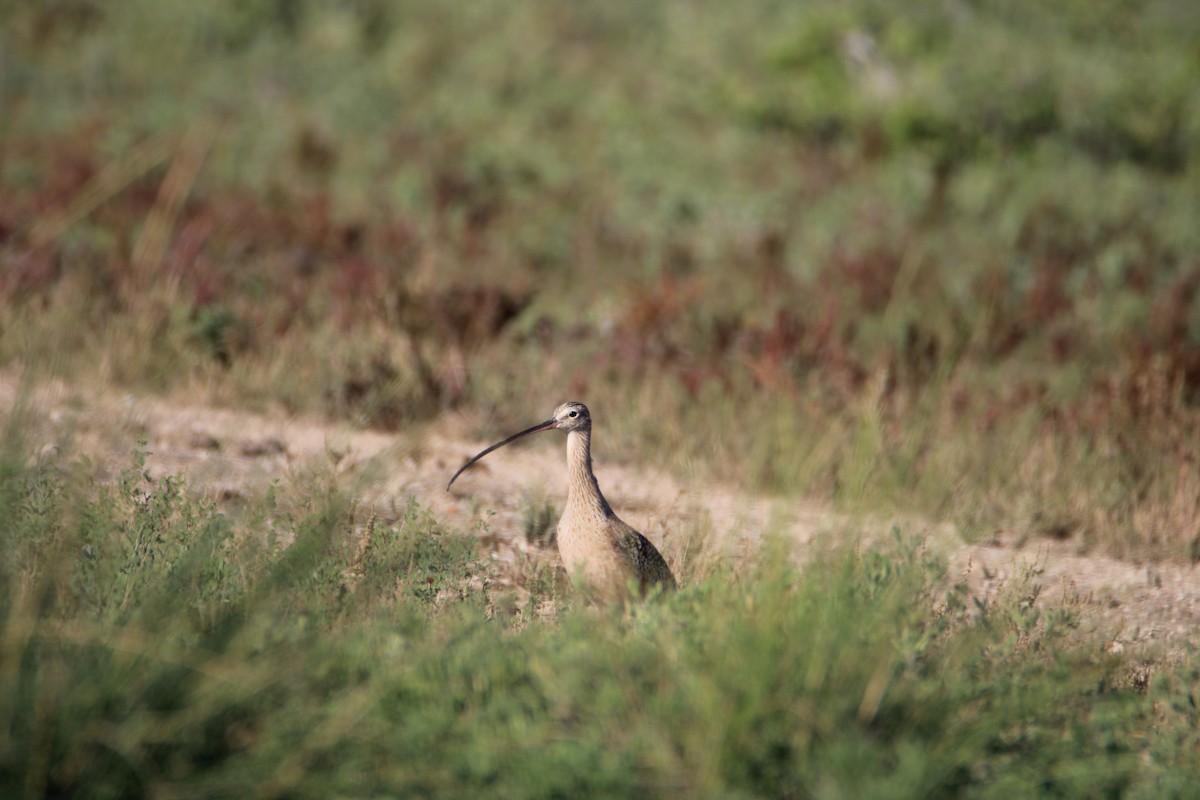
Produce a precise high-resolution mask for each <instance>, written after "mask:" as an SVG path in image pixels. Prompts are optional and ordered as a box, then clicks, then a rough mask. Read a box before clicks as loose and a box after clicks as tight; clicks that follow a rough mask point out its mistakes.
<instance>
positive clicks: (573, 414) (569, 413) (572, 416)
mask: <svg viewBox="0 0 1200 800" xmlns="http://www.w3.org/2000/svg"><path fill="white" fill-rule="evenodd" d="M567 416H568V417H571V418H572V419H574V418H575V417H578V416H579V412H578V411H568V412H567Z"/></svg>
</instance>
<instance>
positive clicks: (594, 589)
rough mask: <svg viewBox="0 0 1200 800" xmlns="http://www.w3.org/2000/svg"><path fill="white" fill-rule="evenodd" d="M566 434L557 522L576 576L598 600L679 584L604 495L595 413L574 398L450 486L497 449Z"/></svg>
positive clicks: (561, 543)
mask: <svg viewBox="0 0 1200 800" xmlns="http://www.w3.org/2000/svg"><path fill="white" fill-rule="evenodd" d="M551 430H559V431H566V433H567V506H566V509H565V510H564V511H563V514H562V517H561V518H560V519H559V521H558V552H559V555H560V556H561V557H562V562H563V566H564V567H566V570H567V573H568V574H569V575H570V576H571V578H572V581H573V582H574V583H576V585H578V586H580V588H582V589H584V590H585V592H587V593H588V594H590V595H592V596H593V597H595V598H596V599H598V600H601V601H605V602H611V601H615V600H626V599H629V598H630V597H631V592H630V590H632V595H635V596H638V597H644V596H645V595H647V594H648V593H650V592H651V591H653V590H654V589H655V587H661V591H664V592H665V591H670V590H673V589H675V588H676V583H675V576H674V575H673V574H671V568H670V567H668V566H667V562H666V560H664V559H663V557H662V554H661V553H660V552H658V548H656V547H655V546H654V545H653V544H651V543H650V540H649V539H647V538H646V537H645V536H643V535H642V534H640V533H639V532H638V531H636V530H634V529H633V528H632V527H631V526H629V525H628V524H626V523H625V521H624V520H622V519H621V518H620V517H618V516H617V515H616V513H615V512H614V511H613V510H612V506H610V505H609V504H608V501H607V500H605V499H604V494H603V493H602V492H601V491H600V484H599V483H598V482H597V481H596V475H595V473H593V472H592V415H591V413H590V412H589V411H588V407H587V406H585V405H584V404H583V403H579V402H576V401H569V402H566V403H563V404H562V405H560V406H559V407H558V408H556V409H554V416H552V417H550V419H548V420H546V421H545V422H539V423H538V424H537V425H534V426H533V427H530V428H526V429H525V430H523V431H521V432H520V433H514V434H513V435H512V436H509V437H507V438H505V439H501V440H500V441H498V442H496V443H495V444H493V445H491V446H490V447H488V448H486V449H484V450H483V451H482V452H480V453H479V454H477V455H476V456H474V457H473V458H471V459H470V460H468V461H467V463H465V464H463V465H462V466H461V467H459V468H458V472H455V473H454V475H453V477H451V478H450V482H449V483H447V484H446V491H450V487H451V486H453V485H454V481H455V480H457V479H458V476H459V475H461V474H462V473H463V472H464V471H465V470H466V469H467V467H470V466H471V465H472V464H474V463H475V462H476V461H478V460H479V459H481V458H483V457H484V456H486V455H487V454H488V453H490V452H492V451H493V450H498V449H499V448H501V447H503V446H504V445H506V444H509V443H511V442H515V441H516V440H517V439H520V438H522V437H525V436H528V435H530V434H531V433H539V432H541V431H551Z"/></svg>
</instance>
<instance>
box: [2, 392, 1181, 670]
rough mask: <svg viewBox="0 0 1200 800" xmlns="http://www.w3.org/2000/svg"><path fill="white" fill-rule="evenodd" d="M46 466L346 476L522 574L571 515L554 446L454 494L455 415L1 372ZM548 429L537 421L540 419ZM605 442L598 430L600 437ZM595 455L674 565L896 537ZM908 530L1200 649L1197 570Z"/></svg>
mask: <svg viewBox="0 0 1200 800" xmlns="http://www.w3.org/2000/svg"><path fill="white" fill-rule="evenodd" d="M18 398H24V399H23V401H22V403H23V405H24V406H25V407H26V408H27V409H28V412H29V413H28V414H26V415H25V416H24V417H22V420H23V421H24V423H25V425H26V428H27V431H26V440H27V443H28V444H29V445H31V446H32V448H33V450H34V452H35V453H41V454H43V455H45V454H46V453H48V452H50V451H51V450H53V449H54V448H60V449H65V450H67V451H68V452H69V453H71V454H72V455H78V454H82V455H86V456H87V458H88V459H90V461H91V465H92V469H93V471H94V473H95V475H96V477H97V478H98V479H100V480H108V479H111V478H112V477H114V476H115V475H117V474H118V473H119V471H120V470H122V469H124V468H126V467H128V466H129V465H130V464H131V463H132V455H131V453H132V450H133V447H134V446H135V445H136V443H137V442H138V440H139V439H141V440H144V441H145V442H146V447H145V449H146V450H148V451H149V453H150V455H149V457H148V459H147V462H146V470H147V472H148V473H149V474H151V475H152V476H155V477H161V476H164V475H171V474H177V475H183V476H185V477H186V478H187V481H188V484H189V486H191V487H192V489H193V490H195V491H199V492H203V493H205V494H207V495H209V496H211V497H213V498H214V499H215V500H216V501H217V502H218V503H220V504H222V505H224V506H227V507H229V508H231V509H233V510H236V507H237V505H238V503H239V502H240V501H241V500H242V499H243V498H252V497H255V496H257V495H258V494H259V493H261V492H263V491H265V489H266V487H267V486H269V485H270V484H272V483H275V484H276V485H278V486H281V487H283V488H285V489H286V488H289V487H290V488H294V489H300V490H303V488H304V486H305V485H306V482H308V481H311V480H313V479H314V476H320V475H324V476H334V475H336V476H337V482H338V485H339V486H341V487H342V488H343V489H348V490H350V491H351V492H353V494H354V495H355V497H356V498H357V499H358V503H359V504H360V507H361V506H366V507H369V508H370V509H371V511H372V512H373V513H374V514H375V515H376V516H377V517H378V518H379V519H382V520H388V519H392V518H395V517H398V516H400V515H402V514H403V513H404V510H405V509H406V508H407V506H408V504H409V502H410V500H411V499H415V500H416V501H417V502H418V503H420V504H421V505H422V506H425V507H428V508H430V509H432V510H433V511H434V513H435V514H436V515H437V516H438V518H439V519H441V520H443V521H445V522H446V523H447V524H449V525H452V526H456V527H461V528H462V529H469V530H475V531H477V532H478V534H479V535H480V536H481V537H482V538H483V539H484V541H485V545H486V546H487V547H488V549H489V550H490V552H491V554H492V557H493V558H495V559H496V560H497V561H499V562H501V564H502V565H503V564H507V565H509V566H517V567H518V568H519V566H520V565H521V564H528V563H530V562H531V561H539V560H546V559H554V558H556V554H555V553H554V551H553V549H545V548H541V547H538V546H537V545H536V544H532V543H531V542H530V541H528V537H527V536H526V529H527V528H528V527H529V517H530V510H531V509H536V508H545V507H546V506H547V505H548V506H550V507H552V508H554V509H560V508H561V505H562V500H563V498H564V497H565V493H566V481H565V478H564V476H563V474H562V468H563V463H564V461H563V457H564V454H563V452H562V447H563V442H562V437H561V436H560V435H558V434H554V433H548V434H543V435H540V436H537V437H532V438H531V439H530V440H527V441H528V443H527V444H525V443H523V444H521V445H517V446H514V447H509V448H505V449H504V450H501V451H498V452H496V453H493V454H491V455H489V456H488V457H487V459H485V460H484V461H482V462H480V464H478V465H477V466H476V467H474V468H472V469H471V470H469V471H468V472H466V473H464V474H463V476H462V477H460V478H459V480H458V481H457V482H456V483H455V485H454V488H453V490H451V491H449V492H447V491H446V489H445V485H446V481H447V480H448V479H449V477H450V475H452V474H453V472H454V470H455V469H457V467H458V466H459V465H460V464H462V463H463V462H464V461H465V460H466V459H468V458H469V457H470V456H472V455H474V454H475V453H476V452H478V451H479V450H481V449H482V448H483V447H484V446H486V445H487V444H489V442H483V441H467V440H465V439H464V437H463V431H464V430H465V429H466V427H467V426H466V424H465V423H464V422H463V421H462V420H461V419H457V418H454V417H453V416H448V417H447V418H445V419H443V420H440V421H439V422H437V423H436V424H431V425H427V426H423V427H420V428H416V429H413V430H409V431H401V432H399V433H397V434H384V433H378V432H372V431H365V430H359V429H355V428H353V427H351V426H348V425H345V424H333V423H329V422H326V421H324V420H321V419H315V418H299V417H290V416H287V415H284V414H282V413H277V414H271V413H250V412H246V411H239V410H232V409H220V408H213V407H209V406H206V405H199V404H195V405H192V404H189V403H188V402H186V401H183V402H179V401H170V400H165V399H162V398H157V397H149V396H134V395H120V394H115V393H110V392H104V391H82V390H79V389H74V388H71V387H69V386H67V385H65V384H63V383H61V382H54V383H43V384H39V385H38V386H36V387H34V388H32V389H30V388H28V387H21V386H20V385H19V381H18V379H17V378H16V376H14V375H12V374H5V373H0V422H3V421H7V419H8V418H9V417H10V416H11V415H12V413H14V409H16V408H17V407H18ZM536 421H538V420H531V422H536ZM602 436H603V432H602V431H597V437H598V438H599V437H602ZM601 441H602V440H600V441H598V443H597V451H598V452H597V460H596V472H597V476H598V477H599V480H600V484H601V486H602V488H603V489H604V492H605V494H606V496H607V497H608V499H609V501H610V502H611V503H612V505H613V507H614V508H615V509H616V510H617V512H618V513H619V514H620V515H621V516H622V517H623V518H624V519H625V520H626V521H627V522H629V523H630V524H632V525H633V526H634V527H636V528H638V529H639V530H641V531H642V532H643V533H645V534H646V536H647V537H648V538H650V539H651V540H652V541H654V542H655V543H656V544H658V545H659V546H660V547H661V548H662V549H663V551H664V553H665V554H666V556H667V558H668V561H672V562H674V564H675V565H676V566H678V565H679V563H680V561H682V560H684V559H691V558H696V557H698V553H703V556H702V557H706V558H737V557H738V555H739V554H740V553H742V552H745V551H746V550H748V549H751V548H754V547H755V546H756V544H757V543H758V542H759V541H761V538H762V536H763V535H764V533H770V534H773V535H780V536H784V537H787V538H790V539H793V540H795V541H797V542H799V543H800V544H801V548H800V550H801V551H803V549H804V547H806V546H807V547H809V548H811V547H815V546H820V544H821V542H822V541H827V540H829V539H831V538H833V537H837V538H839V539H841V540H847V539H849V540H854V541H858V542H860V543H861V546H870V544H871V541H872V540H873V539H874V540H877V539H879V538H881V537H885V536H889V535H890V531H891V529H892V527H893V525H894V524H897V521H896V520H881V519H857V520H854V519H849V518H846V517H844V516H839V515H836V514H833V513H831V512H830V511H829V510H828V509H825V508H821V507H819V506H814V505H811V504H806V503H804V502H801V501H797V500H794V499H793V500H786V501H785V500H780V499H772V498H767V497H754V496H747V495H745V494H741V493H738V492H737V491H734V490H733V489H731V488H729V487H725V486H715V485H711V484H703V483H700V482H696V481H688V482H681V481H679V480H678V479H675V478H672V477H670V476H667V475H665V474H663V473H661V472H658V471H655V470H653V469H651V468H650V467H648V466H647V465H635V464H624V463H612V461H610V460H607V459H605V453H604V450H603V445H602V444H601V443H600V442H601ZM899 524H900V527H901V528H902V529H903V530H904V531H906V532H908V533H910V534H916V535H918V536H921V537H923V538H924V539H925V541H926V543H927V546H928V547H929V548H930V549H931V550H933V551H935V552H938V553H941V554H943V555H944V556H946V558H947V559H948V560H949V564H950V580H951V581H955V582H964V583H966V584H967V586H968V587H969V591H970V593H971V594H972V595H973V596H974V597H976V598H978V599H979V600H980V601H986V600H987V599H989V598H991V597H994V596H995V594H996V593H997V592H998V591H999V590H1000V588H1001V587H1003V586H1005V585H1013V584H1014V582H1016V583H1018V584H1020V585H1021V586H1022V587H1023V590H1027V591H1028V595H1029V597H1030V599H1031V601H1032V602H1035V603H1036V604H1038V605H1039V606H1043V607H1045V606H1048V605H1054V604H1059V603H1062V602H1064V601H1065V602H1067V603H1069V604H1071V605H1072V606H1074V607H1076V608H1077V609H1078V610H1079V611H1080V614H1081V616H1082V620H1083V624H1082V625H1081V628H1082V629H1084V630H1085V631H1090V632H1093V633H1094V635H1095V636H1096V637H1097V641H1098V642H1099V646H1101V647H1107V648H1109V649H1111V650H1113V651H1130V652H1145V653H1146V655H1147V656H1154V655H1160V654H1161V653H1162V652H1165V651H1166V650H1171V651H1175V652H1180V651H1181V650H1182V649H1184V648H1186V647H1187V646H1189V645H1196V644H1200V572H1197V570H1196V569H1195V568H1194V567H1192V566H1191V565H1187V564H1173V563H1153V564H1134V563H1130V562H1126V561H1118V560H1115V559H1111V558H1106V557H1103V556H1096V555H1090V554H1083V553H1080V552H1079V550H1078V545H1077V544H1076V543H1073V542H1071V541H1069V540H1068V541H1051V540H1044V539H1043V540H1036V541H1033V542H1032V543H1028V542H1027V543H1026V544H1024V545H1022V546H1019V547H1018V546H1013V545H1010V544H1007V543H1006V540H1007V541H1018V540H1020V539H1027V537H1017V536H1009V537H1005V536H1001V535H997V536H996V537H993V539H992V540H991V541H990V542H988V543H984V544H980V543H976V544H971V543H967V542H965V541H963V540H962V538H961V537H960V536H959V535H958V534H957V533H956V532H955V531H954V530H953V529H952V528H951V527H949V526H947V525H944V524H934V523H929V522H925V521H921V520H914V519H906V520H903V521H902V522H900V523H899Z"/></svg>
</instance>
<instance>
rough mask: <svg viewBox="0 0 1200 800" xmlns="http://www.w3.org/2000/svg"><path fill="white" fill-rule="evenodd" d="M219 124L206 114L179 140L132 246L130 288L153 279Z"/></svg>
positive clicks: (139, 287) (138, 286)
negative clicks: (131, 280) (132, 272)
mask: <svg viewBox="0 0 1200 800" xmlns="http://www.w3.org/2000/svg"><path fill="white" fill-rule="evenodd" d="M218 127H219V126H218V123H217V122H216V120H214V119H212V118H208V117H205V118H203V119H200V120H199V121H197V122H196V123H194V124H193V125H192V127H191V128H189V129H188V132H187V133H186V134H185V135H184V137H183V141H182V142H180V144H179V148H178V150H177V151H176V153H175V158H174V159H173V160H172V161H171V167H170V169H169V170H167V174H166V177H164V178H163V182H162V184H161V185H160V186H159V189H158V197H157V199H156V200H155V201H154V207H153V208H152V209H151V210H150V215H149V216H148V217H147V218H146V224H145V226H144V227H143V228H142V233H141V235H140V236H139V237H138V240H137V244H136V245H134V248H133V259H132V260H133V270H134V281H133V282H132V284H131V288H132V287H133V286H136V287H137V288H138V290H141V289H144V288H145V287H147V286H149V285H150V284H151V283H152V282H153V272H154V270H155V269H156V268H157V267H158V265H159V264H160V263H162V259H163V256H165V255H166V252H167V248H168V247H169V246H170V243H171V233H172V231H173V230H174V229H175V221H176V220H177V219H178V218H179V212H180V210H181V209H182V208H183V203H184V201H185V200H186V199H187V196H188V194H189V193H190V192H191V190H192V187H193V186H195V184H196V177H197V176H198V175H199V174H200V168H201V167H202V166H203V165H204V161H205V159H206V158H207V157H208V152H209V150H210V149H211V148H212V143H213V140H214V139H215V138H216V135H217V130H218Z"/></svg>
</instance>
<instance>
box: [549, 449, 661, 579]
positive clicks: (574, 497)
mask: <svg viewBox="0 0 1200 800" xmlns="http://www.w3.org/2000/svg"><path fill="white" fill-rule="evenodd" d="M567 473H568V489H567V506H566V509H565V510H564V511H563V515H562V519H561V520H559V523H558V549H559V553H560V554H561V555H562V560H563V565H564V566H565V567H566V568H567V572H568V573H569V574H570V575H571V576H572V578H573V579H577V580H582V582H583V583H584V584H586V585H587V587H588V588H589V589H592V590H593V591H595V592H598V593H599V594H600V595H601V596H603V597H605V598H606V599H610V600H611V599H619V598H621V597H622V596H624V595H625V594H626V593H627V591H628V587H629V585H630V583H632V584H633V585H634V586H635V587H636V588H637V589H638V591H639V593H641V594H645V593H646V592H647V591H649V590H650V589H651V588H652V587H654V586H656V585H661V586H662V587H663V588H664V589H674V588H675V576H674V575H672V574H671V570H670V568H669V567H668V566H667V562H666V561H664V560H663V557H662V555H661V554H660V553H659V552H658V550H657V549H656V548H655V547H654V545H653V544H651V543H650V541H649V540H648V539H646V537H645V536H643V535H642V534H640V533H638V532H637V531H636V530H634V529H633V528H631V527H630V526H629V525H627V524H626V523H625V522H624V521H623V520H621V519H620V518H619V517H618V516H617V515H616V514H615V513H613V510H612V508H611V507H610V506H609V505H608V501H607V500H605V499H604V495H603V493H601V491H600V486H599V484H598V483H597V482H596V477H595V475H594V474H593V473H592V460H591V428H590V425H589V426H588V427H586V428H584V429H582V430H573V431H571V432H570V433H568V434H567Z"/></svg>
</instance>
